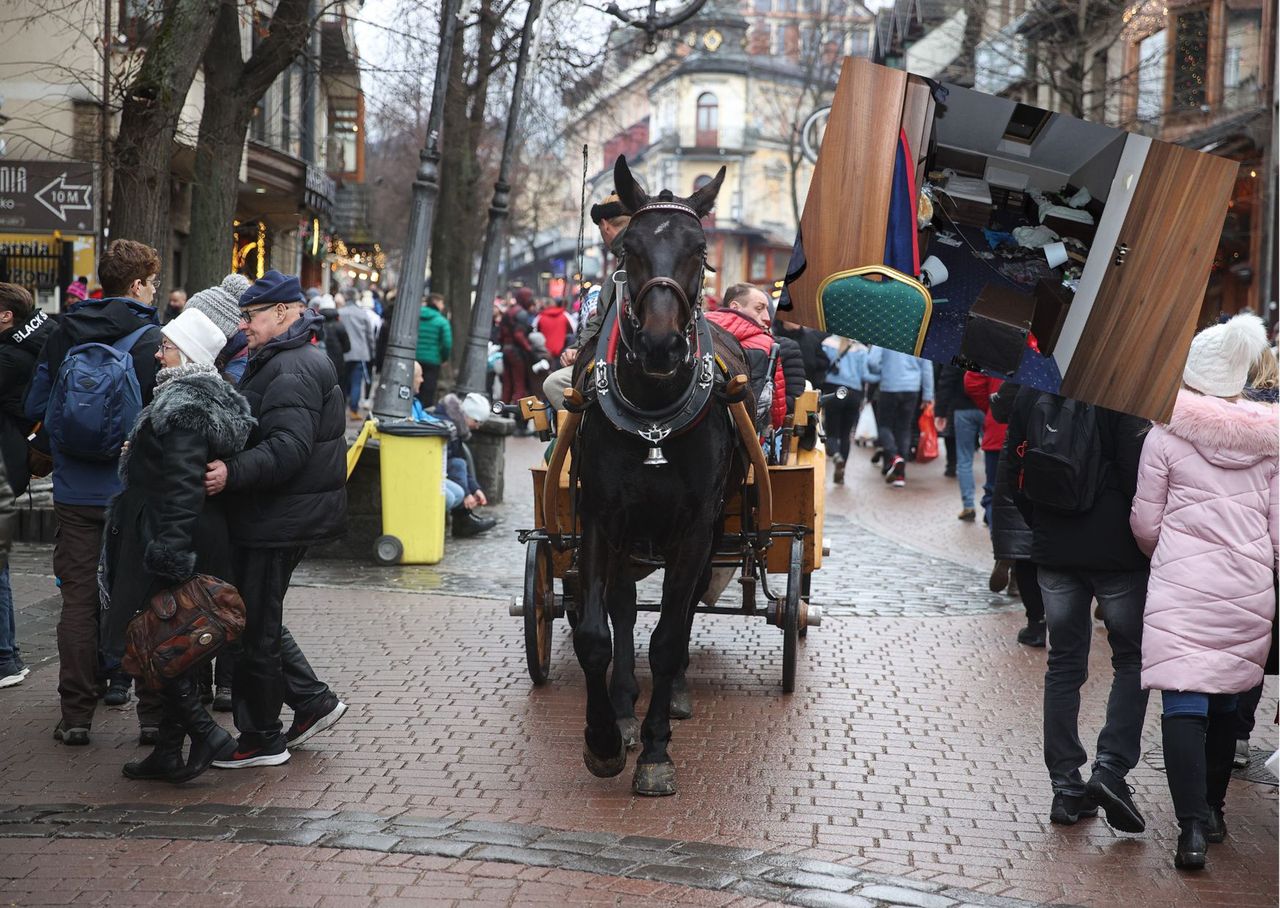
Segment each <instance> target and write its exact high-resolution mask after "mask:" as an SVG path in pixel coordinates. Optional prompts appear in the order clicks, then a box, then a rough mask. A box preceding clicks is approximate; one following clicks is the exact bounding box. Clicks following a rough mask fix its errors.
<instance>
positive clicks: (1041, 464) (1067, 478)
mask: <svg viewBox="0 0 1280 908" xmlns="http://www.w3.org/2000/svg"><path fill="white" fill-rule="evenodd" d="M1018 455H1019V456H1020V458H1021V460H1022V474H1021V476H1020V477H1019V479H1018V486H1019V488H1020V489H1021V490H1022V493H1023V494H1024V495H1026V496H1027V498H1028V499H1030V500H1031V501H1032V502H1034V503H1035V504H1037V505H1041V506H1043V507H1047V508H1052V509H1054V510H1057V511H1066V512H1069V513H1082V512H1085V511H1088V510H1090V509H1092V508H1093V505H1094V502H1095V501H1096V500H1097V498H1098V493H1099V492H1100V491H1101V489H1102V485H1103V481H1104V479H1105V474H1106V467H1107V465H1106V462H1105V461H1104V460H1103V458H1102V445H1101V443H1100V441H1099V438H1098V414H1097V411H1096V408H1095V407H1093V406H1092V405H1090V404H1086V403H1082V402H1081V401H1078V400H1068V399H1067V398H1064V397H1059V396H1058V395H1056V394H1048V393H1044V394H1041V395H1039V396H1038V397H1037V398H1036V402H1035V406H1034V407H1033V408H1032V410H1031V415H1030V417H1029V418H1028V420H1027V434H1026V438H1025V440H1024V441H1023V442H1022V444H1020V445H1019V446H1018Z"/></svg>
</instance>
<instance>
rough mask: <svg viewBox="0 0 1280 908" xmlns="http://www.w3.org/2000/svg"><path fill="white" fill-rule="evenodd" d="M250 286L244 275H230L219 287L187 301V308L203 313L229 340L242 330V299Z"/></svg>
mask: <svg viewBox="0 0 1280 908" xmlns="http://www.w3.org/2000/svg"><path fill="white" fill-rule="evenodd" d="M249 286H250V281H249V279H248V278H247V277H245V276H244V275H243V274H228V275H227V276H226V277H224V278H223V279H222V283H221V284H219V285H218V286H217V287H210V288H209V289H207V290H201V291H200V292H199V293H197V294H195V295H194V296H192V297H191V299H189V300H187V305H186V308H187V309H198V310H199V311H201V312H203V313H204V314H205V315H207V316H208V317H209V320H210V321H212V322H213V323H214V324H215V325H217V326H218V328H219V330H221V331H222V335H223V337H224V338H226V339H228V340H229V339H230V338H231V335H233V334H235V333H236V332H237V331H239V330H240V315H241V313H240V297H241V295H242V294H243V293H244V292H245V291H246V290H248V289H249Z"/></svg>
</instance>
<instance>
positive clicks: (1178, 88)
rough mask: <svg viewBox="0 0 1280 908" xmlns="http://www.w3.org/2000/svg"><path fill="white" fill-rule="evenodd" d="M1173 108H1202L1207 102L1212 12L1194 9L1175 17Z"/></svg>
mask: <svg viewBox="0 0 1280 908" xmlns="http://www.w3.org/2000/svg"><path fill="white" fill-rule="evenodd" d="M1174 22H1175V25H1174V48H1173V105H1172V106H1173V109H1174V110H1178V111H1188V110H1199V109H1200V108H1201V107H1203V106H1204V104H1205V101H1206V88H1207V85H1206V83H1207V82H1208V60H1209V11H1208V10H1207V9H1198V10H1192V11H1190V12H1185V13H1182V14H1181V15H1179V16H1178V17H1177V19H1175V20H1174Z"/></svg>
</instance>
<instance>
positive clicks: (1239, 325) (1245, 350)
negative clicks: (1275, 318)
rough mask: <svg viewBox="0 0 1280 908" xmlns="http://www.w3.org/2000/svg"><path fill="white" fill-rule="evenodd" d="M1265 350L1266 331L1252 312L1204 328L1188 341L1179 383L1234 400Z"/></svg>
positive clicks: (1212, 395) (1204, 392) (1213, 395)
mask: <svg viewBox="0 0 1280 908" xmlns="http://www.w3.org/2000/svg"><path fill="white" fill-rule="evenodd" d="M1265 349H1267V329H1266V326H1265V325H1263V323H1262V319H1260V318H1258V316H1256V315H1253V314H1252V313H1245V314H1243V315H1237V316H1235V317H1234V318H1232V319H1231V320H1229V321H1227V322H1226V323H1224V324H1221V325H1214V326H1213V327H1211V328H1205V329H1204V330H1203V331H1201V332H1200V333H1199V334H1197V335H1196V336H1195V337H1193V338H1192V339H1191V351H1190V352H1189V353H1188V354H1187V365H1186V367H1185V368H1184V369H1183V370H1182V380H1183V382H1184V383H1186V385H1187V387H1189V388H1194V389H1195V390H1196V391H1199V392H1200V393H1201V394H1207V395H1209V396H1210V397H1235V396H1237V395H1238V394H1240V392H1241V391H1243V390H1244V385H1245V382H1246V381H1247V380H1248V378H1249V367H1250V366H1251V365H1253V362H1254V360H1256V359H1257V358H1258V356H1259V355H1260V354H1261V353H1262V351H1263V350H1265Z"/></svg>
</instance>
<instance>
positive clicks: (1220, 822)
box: [1204, 712, 1236, 842]
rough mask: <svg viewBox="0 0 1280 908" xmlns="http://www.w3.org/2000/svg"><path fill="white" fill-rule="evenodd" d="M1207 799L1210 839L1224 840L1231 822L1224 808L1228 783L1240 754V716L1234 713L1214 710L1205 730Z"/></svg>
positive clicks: (1214, 840) (1211, 840) (1215, 840)
mask: <svg viewBox="0 0 1280 908" xmlns="http://www.w3.org/2000/svg"><path fill="white" fill-rule="evenodd" d="M1204 757H1205V801H1206V802H1207V803H1208V805H1209V826H1208V830H1207V832H1206V838H1208V840H1209V841H1210V842H1221V841H1223V840H1225V839H1226V837H1227V821H1226V820H1225V819H1224V818H1223V815H1222V808H1223V806H1224V805H1225V804H1226V802H1227V786H1228V785H1229V784H1230V783H1231V769H1232V766H1233V764H1234V761H1235V757H1236V715H1235V713H1234V712H1228V713H1210V714H1209V727H1208V730H1207V731H1206V732H1205V741H1204Z"/></svg>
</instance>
